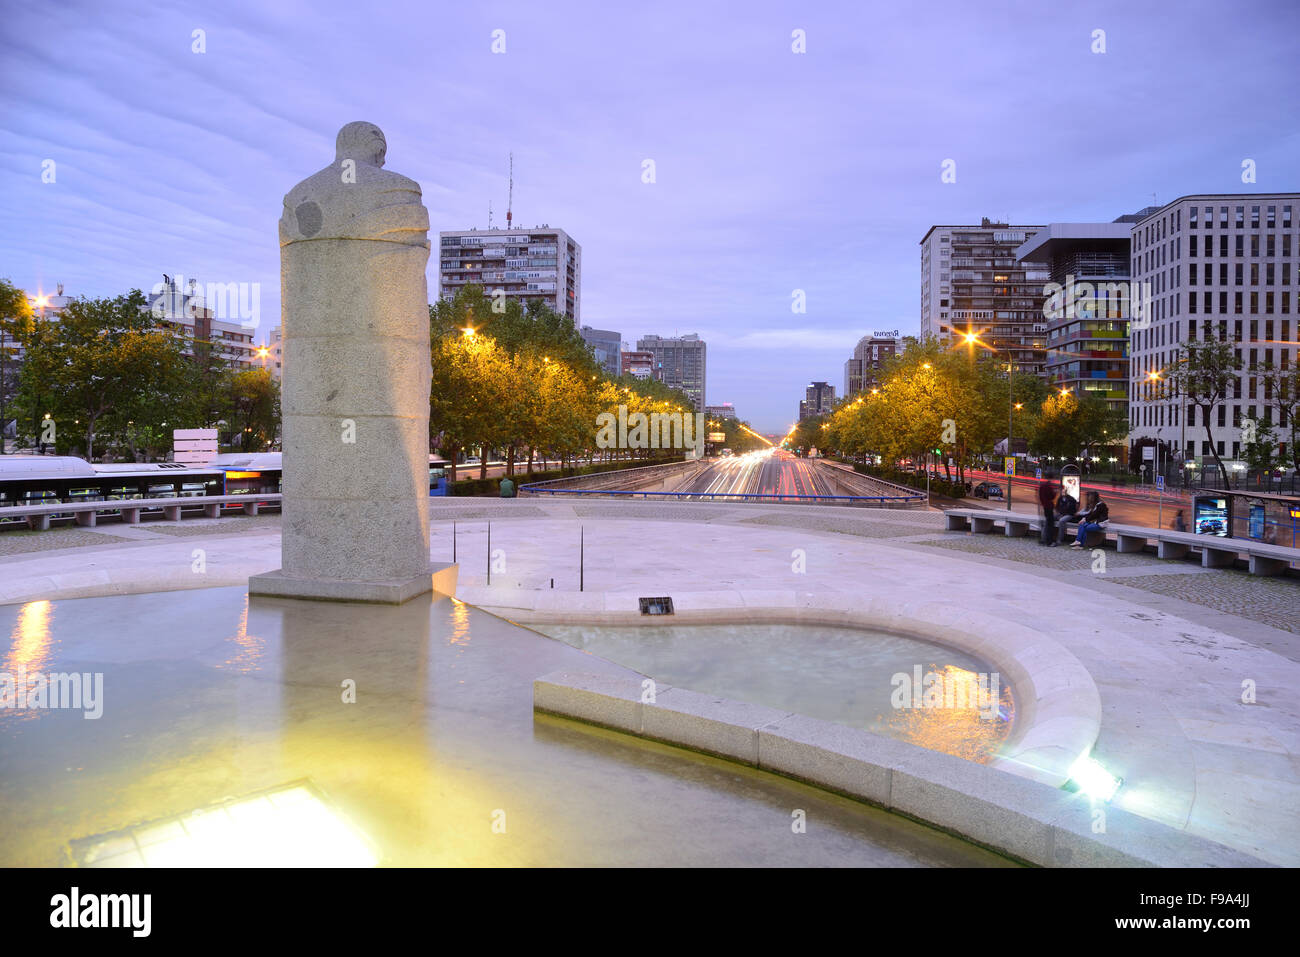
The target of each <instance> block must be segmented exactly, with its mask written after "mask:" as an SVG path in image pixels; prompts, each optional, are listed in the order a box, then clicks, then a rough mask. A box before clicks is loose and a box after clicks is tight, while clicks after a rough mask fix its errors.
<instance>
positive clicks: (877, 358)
mask: <svg viewBox="0 0 1300 957" xmlns="http://www.w3.org/2000/svg"><path fill="white" fill-rule="evenodd" d="M898 351H899V340H898V330H897V329H895V330H893V331H892V332H875V333H872V334H871V335H869V336H863V337H862V338H861V339H859V340H858V344H857V345H856V346H854V347H853V355H852V356H850V357H849V358H848V359H847V360H846V361H845V363H844V398H846V399H848V398H851V397H853V396H855V395H857V394H858V393H859V392H870V391H871V390H872V389H875V388H878V387H879V386H880V377H881V374H882V370H883V369H884V366H885V363H887V362H888V361H889V360H890V359H892V358H893V357H894V356H895V355H897V354H898Z"/></svg>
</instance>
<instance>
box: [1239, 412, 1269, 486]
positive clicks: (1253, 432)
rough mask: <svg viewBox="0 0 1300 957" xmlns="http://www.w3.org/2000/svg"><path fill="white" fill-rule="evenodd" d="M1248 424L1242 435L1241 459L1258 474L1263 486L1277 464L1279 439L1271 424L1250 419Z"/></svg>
mask: <svg viewBox="0 0 1300 957" xmlns="http://www.w3.org/2000/svg"><path fill="white" fill-rule="evenodd" d="M1246 422H1247V423H1249V424H1248V425H1247V427H1246V428H1244V429H1242V433H1241V435H1242V444H1241V457H1242V458H1243V459H1245V460H1246V467H1247V468H1248V469H1250V471H1252V472H1255V473H1256V474H1258V475H1259V478H1260V482H1261V484H1264V483H1265V482H1267V481H1268V477H1269V473H1270V472H1272V470H1273V466H1274V464H1275V463H1276V462H1277V439H1276V437H1275V435H1274V433H1273V426H1272V425H1270V424H1269V423H1267V422H1251V421H1250V420H1249V419H1247V420H1246ZM1247 481H1249V480H1247Z"/></svg>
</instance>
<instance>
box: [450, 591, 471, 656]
mask: <svg viewBox="0 0 1300 957" xmlns="http://www.w3.org/2000/svg"><path fill="white" fill-rule="evenodd" d="M447 644H449V645H468V644H469V605H467V604H465V603H464V602H463V601H459V600H457V599H455V598H453V599H452V600H451V633H450V634H449V635H447Z"/></svg>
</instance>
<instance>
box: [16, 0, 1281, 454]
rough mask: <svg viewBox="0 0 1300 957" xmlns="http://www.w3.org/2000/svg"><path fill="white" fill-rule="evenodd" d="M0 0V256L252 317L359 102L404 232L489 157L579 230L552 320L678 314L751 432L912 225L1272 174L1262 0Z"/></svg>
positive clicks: (830, 368) (525, 201) (89, 288)
mask: <svg viewBox="0 0 1300 957" xmlns="http://www.w3.org/2000/svg"><path fill="white" fill-rule="evenodd" d="M5 7H6V9H5V11H4V14H3V16H0V50H2V51H3V54H2V55H0V132H2V134H3V135H2V136H0V177H3V180H2V182H3V189H0V276H2V277H7V278H8V279H10V280H11V281H12V282H14V283H16V284H18V285H20V286H22V287H24V288H26V289H29V290H33V289H37V288H40V289H44V290H47V291H48V290H51V289H52V288H53V286H54V284H55V283H59V282H61V283H63V284H64V287H65V292H66V293H68V294H70V295H83V294H84V295H90V296H100V295H112V294H117V293H119V292H123V291H125V290H127V289H129V288H131V287H139V288H142V289H145V290H148V289H149V288H151V286H152V285H153V284H154V283H156V282H158V281H159V279H160V278H161V275H162V274H163V273H168V274H173V275H176V274H179V275H181V276H184V277H186V278H189V277H191V276H193V277H197V278H198V279H199V280H200V281H202V282H205V283H206V282H247V283H259V284H260V286H261V291H262V296H261V300H260V309H259V313H260V325H259V331H258V336H257V337H258V339H259V340H261V339H264V338H265V335H266V331H267V330H268V329H269V328H270V327H271V326H273V325H275V324H276V322H277V321H278V316H279V308H280V305H279V269H278V263H279V253H278V249H277V245H276V222H277V220H278V218H279V215H280V205H281V199H282V197H283V194H284V193H285V191H286V190H287V189H288V188H289V187H291V186H292V185H293V184H295V183H296V182H298V181H299V180H301V179H302V178H304V177H305V176H307V175H308V174H310V173H312V172H315V171H316V170H317V169H320V168H321V167H323V166H325V165H326V164H328V163H329V162H330V161H331V160H332V159H333V151H334V148H333V143H334V135H335V133H336V132H337V130H338V128H339V127H340V126H341V125H342V124H343V123H345V122H348V121H350V120H356V119H365V120H369V121H372V122H374V123H376V124H378V125H379V126H380V127H381V128H382V129H383V130H384V132H385V134H386V136H387V139H388V144H389V149H388V167H389V168H390V169H394V170H396V171H398V172H401V173H404V174H406V175H408V176H410V177H413V178H414V179H416V180H417V181H418V182H419V183H420V184H421V185H422V187H423V189H424V201H425V204H426V205H427V206H428V207H429V212H430V216H431V220H432V223H433V229H434V230H435V231H436V230H438V229H454V228H467V227H469V226H479V227H484V226H486V225H487V215H488V203H489V202H491V204H492V207H493V210H494V212H495V219H496V222H498V223H500V222H502V221H503V219H504V212H505V205H506V166H507V156H508V154H509V153H510V152H511V151H513V153H514V157H515V192H514V215H515V222H516V223H519V224H523V225H534V224H540V223H543V222H545V223H549V224H551V225H553V226H560V227H562V228H564V229H566V230H568V231H569V233H570V234H571V235H573V236H574V237H575V238H576V239H577V240H578V242H579V243H581V244H582V247H583V283H582V319H583V322H584V323H585V324H588V325H592V326H596V327H599V328H606V329H616V330H619V331H620V332H622V334H623V338H624V340H625V341H630V342H634V341H635V339H636V338H637V337H638V336H640V335H643V334H646V333H658V334H661V335H673V334H676V333H688V332H698V333H700V334H701V335H702V336H703V337H704V338H705V339H706V340H707V342H708V344H709V353H708V364H709V379H708V393H707V394H708V401H709V402H710V403H717V402H722V401H731V402H734V403H735V404H736V406H737V409H738V411H739V412H740V414H741V415H742V417H745V418H748V419H750V420H751V421H753V422H754V423H755V424H757V425H758V426H759V427H760V428H761V429H763V430H765V431H777V430H781V431H784V428H785V426H786V425H787V424H788V423H789V422H790V421H791V420H792V419H793V418H794V417H795V415H796V413H797V403H798V400H799V398H800V397H801V396H802V394H803V388H804V386H805V385H806V384H807V383H808V382H809V381H810V380H813V379H825V380H827V381H829V382H831V383H832V384H833V385H835V386H836V387H837V389H838V388H840V387H841V386H842V377H843V363H844V359H845V358H846V357H847V356H848V354H849V352H850V350H851V349H852V347H853V345H854V343H855V342H856V341H857V339H858V338H859V337H860V336H861V335H863V334H864V333H866V332H870V331H872V330H874V329H895V328H897V329H900V330H902V331H903V332H904V333H908V332H912V333H915V332H916V331H918V329H919V303H920V279H919V274H920V255H919V246H918V243H919V241H920V239H921V237H922V236H923V235H924V233H925V231H926V229H927V228H928V227H929V226H930V225H932V224H934V223H949V224H957V223H967V222H978V221H979V219H980V217H981V216H989V217H991V218H997V219H1003V220H1009V221H1010V222H1013V223H1040V222H1053V221H1071V222H1074V221H1087V220H1105V221H1109V220H1111V219H1114V218H1115V217H1116V216H1118V215H1120V214H1122V213H1127V212H1133V211H1136V210H1137V209H1140V208H1141V207H1143V206H1147V205H1150V204H1151V203H1152V201H1153V198H1154V199H1155V200H1156V201H1158V202H1161V203H1163V202H1167V201H1169V200H1172V199H1174V198H1176V197H1178V196H1180V195H1184V194H1187V193H1196V192H1238V191H1296V190H1300V124H1298V120H1300V109H1298V108H1297V107H1298V106H1300V94H1298V91H1297V86H1298V85H1300V79H1298V77H1300V69H1297V66H1296V64H1297V58H1296V47H1295V44H1296V36H1297V33H1298V31H1300V5H1297V4H1295V3H1294V2H1292V0H1261V2H1257V3H1252V4H1248V5H1243V4H1240V3H1235V2H1226V0H1225V2H1217V3H1200V2H1171V3H1140V4H1135V3H1132V2H1128V0H1125V2H1118V3H1089V2H1084V3H1069V4H1053V3H1044V2H1026V3H1004V2H987V3H970V2H966V0H957V2H951V3H949V2H932V3H925V4H910V3H897V4H876V3H861V2H856V0H854V2H851V0H835V2H827V0H824V2H819V3H807V2H787V3H773V2H762V0H744V2H736V3H722V2H708V0H694V2H689V3H688V2H676V0H665V2H655V3H610V2H584V3H578V2H568V0H548V2H531V3H520V2H509V3H491V2H480V3H445V2H441V0H434V2H428V0H426V2H414V0H412V2H405V3H382V2H374V3H371V2H340V0H321V2H312V3H306V2H281V0H254V2H244V0H231V2H223V3H206V4H205V3H185V2H180V0H165V2H157V3H150V2H135V3H118V2H112V0H90V2H60V3H40V4H37V3H23V4H19V3H16V2H9V3H6V4H5ZM196 30H201V31H203V33H202V34H201V37H202V41H203V45H204V46H205V47H206V49H205V52H201V53H199V52H195V50H194V47H195V46H196V40H195V31H196ZM497 30H501V31H504V41H505V52H504V53H493V52H492V48H493V43H494V41H493V33H494V31H497ZM795 30H802V31H804V35H805V36H806V52H805V53H802V54H799V53H795V52H793V50H792V45H793V43H794V41H793V40H792V33H793V31H795ZM1096 30H1104V31H1105V38H1104V39H1105V52H1104V53H1094V52H1092V47H1093V45H1094V39H1093V34H1094V31H1096ZM497 45H498V46H499V45H500V44H499V43H498V44H497ZM647 159H649V160H653V161H654V166H655V182H654V183H653V184H647V183H644V182H642V169H643V164H644V161H645V160H647ZM946 159H953V160H955V161H956V173H957V181H956V182H955V183H947V184H945V183H942V182H941V181H940V168H941V164H942V163H943V161H944V160H946ZM1244 159H1253V160H1255V162H1256V166H1257V170H1258V174H1257V175H1258V182H1257V183H1256V184H1254V185H1243V184H1242V182H1241V164H1242V161H1243V160H1244ZM49 161H53V165H52V166H51V164H50V163H49ZM43 170H45V171H47V172H46V175H45V177H44V179H49V178H50V176H49V172H48V171H50V170H52V171H53V174H54V175H53V180H54V181H53V182H45V181H43V176H42V171H43ZM1153 194H1154V196H1153ZM430 266H431V273H430V283H429V284H430V288H431V289H433V288H436V262H432V261H431V264H430ZM795 290H803V291H804V292H805V294H806V297H807V311H806V312H805V313H801V314H800V313H795V312H793V311H792V309H791V302H792V294H793V292H794V291H795Z"/></svg>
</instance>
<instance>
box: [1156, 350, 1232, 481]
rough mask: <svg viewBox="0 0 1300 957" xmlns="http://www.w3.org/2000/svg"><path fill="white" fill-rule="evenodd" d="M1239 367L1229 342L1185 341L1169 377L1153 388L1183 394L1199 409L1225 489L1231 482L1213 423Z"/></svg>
mask: <svg viewBox="0 0 1300 957" xmlns="http://www.w3.org/2000/svg"><path fill="white" fill-rule="evenodd" d="M1240 369H1241V360H1240V359H1238V358H1237V353H1236V350H1234V349H1233V347H1232V345H1231V344H1230V343H1227V342H1220V341H1218V340H1217V339H1214V340H1208V341H1204V342H1196V341H1192V342H1184V343H1183V344H1182V345H1181V346H1179V348H1178V359H1177V361H1176V362H1175V363H1174V365H1173V367H1172V368H1171V369H1170V371H1169V375H1168V378H1167V380H1159V383H1157V385H1156V387H1155V388H1153V393H1154V394H1155V395H1157V396H1164V395H1172V396H1180V395H1181V396H1183V397H1185V399H1186V401H1187V405H1188V406H1189V407H1195V408H1196V409H1197V417H1196V418H1197V421H1199V422H1200V423H1201V425H1202V426H1203V427H1204V428H1205V438H1206V439H1207V440H1209V442H1210V454H1211V455H1212V456H1213V458H1214V464H1215V465H1216V466H1217V467H1218V469H1219V474H1220V476H1221V477H1222V479H1223V485H1224V487H1225V488H1226V487H1227V485H1228V470H1227V468H1226V467H1225V466H1224V464H1223V460H1222V459H1221V458H1219V452H1218V446H1217V444H1216V443H1215V442H1214V434H1213V432H1211V431H1210V422H1211V421H1213V419H1212V416H1213V415H1214V410H1215V409H1216V408H1217V407H1218V406H1219V405H1220V404H1222V403H1223V402H1224V401H1226V400H1227V399H1228V397H1229V396H1230V395H1231V394H1232V389H1233V387H1234V384H1235V383H1236V381H1237V372H1238V371H1239V370H1240ZM1162 384H1163V386H1164V388H1163V389H1162V388H1161V385H1162Z"/></svg>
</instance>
